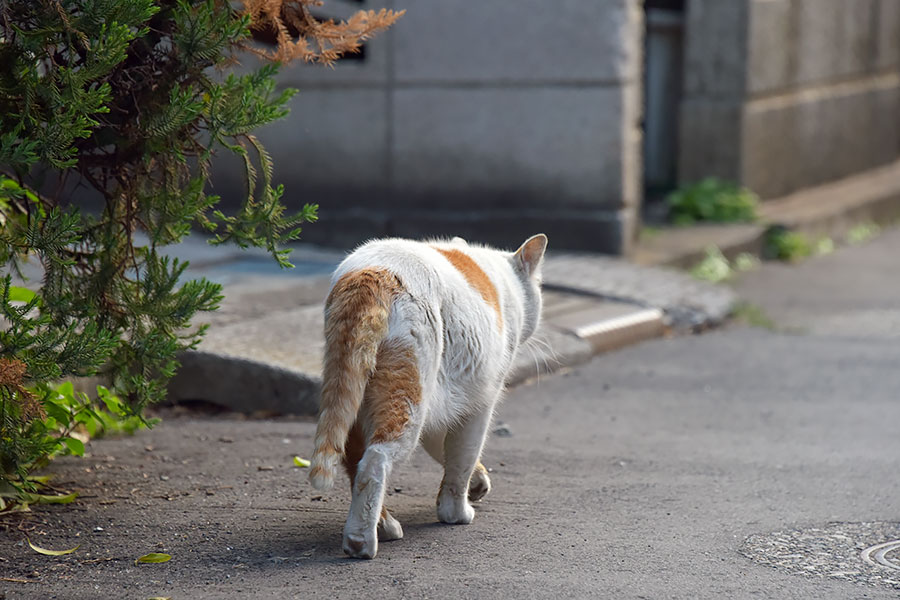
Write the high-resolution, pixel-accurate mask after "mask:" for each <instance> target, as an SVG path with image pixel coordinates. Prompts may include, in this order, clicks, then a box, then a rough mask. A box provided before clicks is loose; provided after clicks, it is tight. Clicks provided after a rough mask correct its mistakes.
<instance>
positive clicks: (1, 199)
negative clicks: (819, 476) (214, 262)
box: [0, 0, 401, 486]
mask: <svg viewBox="0 0 900 600" xmlns="http://www.w3.org/2000/svg"><path fill="white" fill-rule="evenodd" d="M316 4H318V3H317V2H315V1H314V0H281V1H279V0H246V1H245V2H244V7H243V8H242V9H238V8H235V6H234V3H230V2H228V1H226V0H156V1H154V0H42V1H25V0H14V1H13V2H11V3H2V4H0V265H2V266H3V267H4V270H6V271H7V273H8V275H6V276H5V277H3V278H0V318H2V320H3V330H2V331H0V456H2V465H0V466H2V469H0V483H3V480H5V481H6V482H7V484H16V485H20V486H23V485H27V481H28V480H27V478H26V474H27V472H28V470H29V469H30V468H32V467H34V466H36V465H38V464H40V463H41V462H42V461H44V460H46V458H47V457H48V456H50V455H52V454H53V453H55V452H58V451H60V450H61V449H68V450H69V451H72V452H76V453H77V451H80V450H82V448H81V447H79V445H78V444H79V440H78V438H77V437H73V436H72V435H71V434H72V433H73V432H74V431H75V429H76V428H80V429H82V430H87V432H88V433H91V431H90V429H91V428H92V427H93V429H94V430H95V431H96V430H97V429H98V428H102V427H107V428H109V427H110V426H111V423H112V422H113V421H121V420H125V423H126V424H127V425H126V427H131V426H132V425H135V423H137V422H140V421H142V419H143V417H142V416H141V415H142V410H143V408H144V407H145V406H146V405H147V404H148V403H150V402H154V401H156V400H159V399H160V398H162V397H163V396H164V395H165V387H166V383H167V380H168V379H169V378H170V377H171V376H172V375H173V373H174V371H175V369H176V367H177V364H178V363H177V361H176V354H177V352H179V351H181V350H184V349H186V348H192V347H194V346H195V345H196V344H197V343H199V340H200V337H201V335H202V334H203V331H204V328H203V327H199V328H192V327H191V320H192V318H193V317H194V315H196V314H197V313H198V312H202V311H211V310H215V308H216V307H217V306H218V303H219V300H220V298H221V290H220V287H219V286H218V285H217V284H214V283H211V282H209V281H206V280H203V279H199V280H190V281H185V280H184V277H183V276H184V271H185V267H186V266H187V265H186V264H185V263H183V262H179V261H177V260H170V259H169V258H167V257H166V256H165V255H164V251H163V248H164V247H165V246H166V245H168V244H172V243H175V242H178V241H179V240H180V239H181V238H182V237H183V236H184V235H186V234H187V233H188V232H189V231H190V230H191V229H192V228H202V229H204V230H206V231H207V232H209V233H210V234H212V236H213V243H215V244H221V243H225V242H233V243H236V244H238V245H240V246H260V247H265V248H267V249H268V250H269V251H270V252H271V254H272V256H273V257H274V259H275V260H277V261H278V263H279V264H281V265H282V266H284V267H288V266H290V263H289V261H288V251H287V250H284V249H282V245H283V244H284V243H285V242H288V241H291V240H295V239H297V238H298V236H299V234H300V225H301V224H303V223H305V222H310V221H314V220H315V218H316V208H317V207H316V206H314V205H306V206H304V207H303V209H302V210H300V211H299V212H298V213H296V214H287V212H286V209H285V206H284V205H283V203H282V202H281V197H282V194H283V192H284V190H283V188H282V187H281V186H278V185H275V184H274V183H273V181H272V161H271V159H270V157H269V155H268V154H267V153H266V151H265V149H264V148H263V146H262V145H261V144H260V143H259V140H257V138H256V137H254V135H253V133H252V132H253V130H255V129H256V128H258V127H260V126H262V125H265V124H267V123H271V122H272V121H275V120H277V119H280V118H282V117H283V116H285V115H286V114H287V112H288V109H287V107H286V106H287V102H288V100H289V99H290V97H291V96H292V95H293V93H294V90H283V91H277V90H276V86H275V80H274V76H275V74H276V73H277V70H278V63H277V62H269V63H267V64H264V65H263V66H262V67H260V68H259V69H257V70H255V71H253V72H250V73H247V74H243V75H237V74H234V73H228V69H229V67H230V66H231V65H233V64H235V62H236V60H237V57H238V56H239V54H240V53H241V52H244V51H251V52H254V53H256V54H259V55H261V56H264V57H268V58H270V59H272V60H289V59H292V58H301V59H303V60H307V61H318V62H323V63H330V62H333V61H334V60H335V59H336V58H338V56H340V54H342V53H344V52H349V51H354V50H355V49H356V48H358V47H359V44H360V42H361V41H362V40H364V39H366V38H367V37H368V36H370V35H372V34H373V33H374V32H376V31H378V30H380V29H384V28H385V27H387V26H389V25H390V24H392V23H393V22H394V21H395V20H396V19H397V18H398V17H399V16H400V14H401V13H393V12H390V11H381V12H378V13H376V12H372V11H369V12H364V11H361V12H360V13H358V14H357V15H356V16H354V17H352V18H351V19H349V20H348V21H346V22H342V23H334V22H331V21H328V22H320V21H318V20H316V19H314V18H313V17H312V16H311V14H310V12H309V7H310V6H311V5H316ZM263 31H276V32H277V35H276V42H277V44H278V45H277V46H276V47H275V48H274V50H266V49H264V48H259V47H257V46H255V45H254V43H253V41H252V37H251V34H252V33H254V32H256V33H259V32H263ZM217 151H219V152H221V151H225V152H231V153H234V154H237V155H238V156H240V157H241V158H242V160H243V165H244V178H245V181H246V189H245V194H244V200H243V202H242V204H241V206H240V208H238V209H237V210H236V211H235V212H234V213H233V214H225V213H224V212H223V211H221V210H218V209H216V204H217V202H218V200H219V198H218V197H217V196H215V195H211V194H209V193H207V187H208V186H207V182H208V177H209V169H210V164H211V161H212V159H213V156H214V154H215V152H217ZM76 184H77V187H79V188H81V189H83V190H85V189H86V190H88V191H90V192H91V193H92V194H93V195H95V196H97V197H98V198H99V200H100V205H101V207H100V209H99V210H98V211H96V212H88V211H82V210H79V208H78V207H77V206H75V205H74V204H73V203H72V202H71V201H70V199H69V193H70V191H71V189H72V188H73V186H75V185H76ZM139 234H140V236H143V237H139ZM139 239H145V240H146V241H145V242H139ZM28 262H37V263H39V265H40V271H41V273H42V281H41V285H40V286H39V289H37V290H36V291H29V290H28V289H26V287H23V285H20V284H21V280H23V278H24V273H23V267H25V266H27V263H28ZM14 276H15V279H14ZM95 373H100V374H102V376H103V378H104V379H105V380H106V381H108V382H109V385H110V389H111V392H106V391H104V390H105V388H101V389H100V390H99V391H98V397H97V398H89V397H88V396H86V395H84V394H77V393H74V392H72V393H67V392H68V391H69V390H68V388H65V387H63V388H60V387H59V386H55V385H53V382H56V381H59V380H62V379H65V378H68V377H73V376H83V375H92V374H95ZM61 389H62V390H63V393H61V392H60V390H61ZM110 419H112V420H110Z"/></svg>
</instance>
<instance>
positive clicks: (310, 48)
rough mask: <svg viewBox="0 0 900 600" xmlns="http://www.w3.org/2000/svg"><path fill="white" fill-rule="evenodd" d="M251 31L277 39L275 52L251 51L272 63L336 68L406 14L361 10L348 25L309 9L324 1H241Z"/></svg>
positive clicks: (346, 22) (401, 12)
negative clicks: (319, 16)
mask: <svg viewBox="0 0 900 600" xmlns="http://www.w3.org/2000/svg"><path fill="white" fill-rule="evenodd" d="M241 1H242V4H243V6H244V12H245V13H246V14H248V15H249V16H250V19H251V29H253V30H254V31H255V32H257V33H265V34H268V35H271V36H273V37H274V41H275V49H274V50H263V49H260V48H258V47H253V46H248V50H250V51H251V52H253V53H255V54H258V55H260V56H262V57H264V58H266V59H268V60H272V61H278V62H281V63H288V62H291V61H293V60H297V59H299V60H303V61H305V62H317V63H322V64H325V65H331V64H333V63H334V62H335V61H336V60H337V59H339V58H340V57H341V56H343V55H345V54H352V53H355V52H359V49H360V47H361V45H362V43H363V42H364V41H366V40H368V39H369V38H371V37H372V36H374V35H375V34H376V33H378V32H381V31H384V30H385V29H387V28H388V27H390V26H391V25H393V24H394V23H395V22H396V21H397V19H399V18H400V17H401V16H403V13H405V12H406V11H404V10H401V11H393V10H387V9H384V8H383V9H381V10H379V11H374V10H361V11H359V12H357V13H355V14H354V15H353V16H351V17H350V18H349V19H347V20H346V21H334V20H332V19H329V20H327V21H320V20H318V19H316V18H315V16H313V14H312V13H311V12H310V10H309V7H311V6H321V5H322V2H321V0H241Z"/></svg>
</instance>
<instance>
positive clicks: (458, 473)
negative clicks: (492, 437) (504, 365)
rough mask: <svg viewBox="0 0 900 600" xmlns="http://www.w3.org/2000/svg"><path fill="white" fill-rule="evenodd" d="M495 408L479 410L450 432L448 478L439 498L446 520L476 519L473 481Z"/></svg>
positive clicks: (439, 508) (440, 512) (439, 511)
mask: <svg viewBox="0 0 900 600" xmlns="http://www.w3.org/2000/svg"><path fill="white" fill-rule="evenodd" d="M492 408H493V406H490V407H487V408H485V409H483V410H482V411H480V412H478V413H475V414H474V415H472V416H470V417H469V418H468V419H466V421H465V422H464V423H462V425H461V426H460V427H457V428H455V429H453V430H451V431H449V432H447V437H446V439H445V440H444V479H443V481H441V489H440V491H439V492H438V497H437V516H438V519H440V521H441V522H442V523H454V524H468V523H471V522H472V519H474V518H475V509H474V508H472V505H471V504H470V503H469V499H468V495H469V482H470V480H471V479H472V474H473V472H474V471H475V465H476V464H477V463H478V457H479V456H481V449H482V448H483V446H484V438H485V435H486V434H487V430H488V426H489V425H490V422H491V413H492ZM482 468H483V467H482ZM485 475H486V473H485ZM485 493H486V492H485Z"/></svg>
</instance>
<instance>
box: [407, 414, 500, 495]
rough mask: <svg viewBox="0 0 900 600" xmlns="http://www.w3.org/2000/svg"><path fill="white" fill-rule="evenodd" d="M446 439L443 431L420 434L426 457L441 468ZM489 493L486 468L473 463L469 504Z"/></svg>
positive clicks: (489, 487) (489, 484)
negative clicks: (434, 461)
mask: <svg viewBox="0 0 900 600" xmlns="http://www.w3.org/2000/svg"><path fill="white" fill-rule="evenodd" d="M446 437H447V433H446V432H445V431H429V432H426V433H424V434H422V439H421V442H422V447H423V448H425V451H426V452H427V453H428V455H429V456H430V457H431V458H433V459H434V460H436V461H437V462H438V463H439V464H440V465H441V466H443V464H444V439H445V438H446ZM490 491H491V478H490V476H489V475H488V470H487V467H485V466H484V465H483V464H482V463H481V461H480V460H479V461H478V462H477V463H475V469H474V470H473V471H472V477H471V479H469V502H478V501H479V500H481V499H482V498H484V497H485V496H487V494H488V493H489V492H490Z"/></svg>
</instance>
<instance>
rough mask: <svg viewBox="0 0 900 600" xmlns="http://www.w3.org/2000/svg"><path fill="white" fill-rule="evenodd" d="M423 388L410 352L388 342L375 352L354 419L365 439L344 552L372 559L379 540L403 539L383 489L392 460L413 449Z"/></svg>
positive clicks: (416, 438) (420, 425)
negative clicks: (373, 367) (357, 413)
mask: <svg viewBox="0 0 900 600" xmlns="http://www.w3.org/2000/svg"><path fill="white" fill-rule="evenodd" d="M421 398H422V390H421V382H420V377H419V371H418V368H417V365H416V359H415V354H414V353H413V352H412V350H411V349H408V348H405V347H403V346H402V345H399V344H396V343H393V342H391V341H387V342H384V343H383V344H382V345H381V347H380V348H379V350H378V356H377V359H376V368H375V372H374V373H373V374H372V376H371V377H370V379H369V382H368V384H367V387H366V392H365V397H364V398H363V404H362V407H361V408H360V413H359V416H358V421H359V423H360V429H361V433H362V434H363V435H364V438H365V448H364V450H363V452H362V455H361V456H360V458H359V460H358V462H357V466H356V472H355V477H354V478H353V488H352V490H353V499H352V500H351V503H350V514H349V515H348V516H347V523H346V524H345V526H344V540H343V548H344V552H346V553H347V554H348V555H350V556H351V557H353V558H374V557H375V555H376V554H377V552H378V532H379V531H380V532H381V534H382V535H381V539H382V540H387V539H397V538H399V537H402V535H403V529H402V527H401V526H400V523H399V522H397V520H396V519H394V518H393V517H392V516H391V515H390V514H389V513H388V512H387V511H386V510H384V493H385V489H386V487H387V480H388V477H389V476H390V474H391V470H392V469H393V466H394V464H395V463H396V462H397V461H400V460H403V459H404V458H406V456H408V455H409V453H410V452H411V451H412V449H413V448H414V447H415V444H416V441H417V440H418V436H419V431H420V430H421V427H422V420H423V407H422V406H421Z"/></svg>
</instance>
